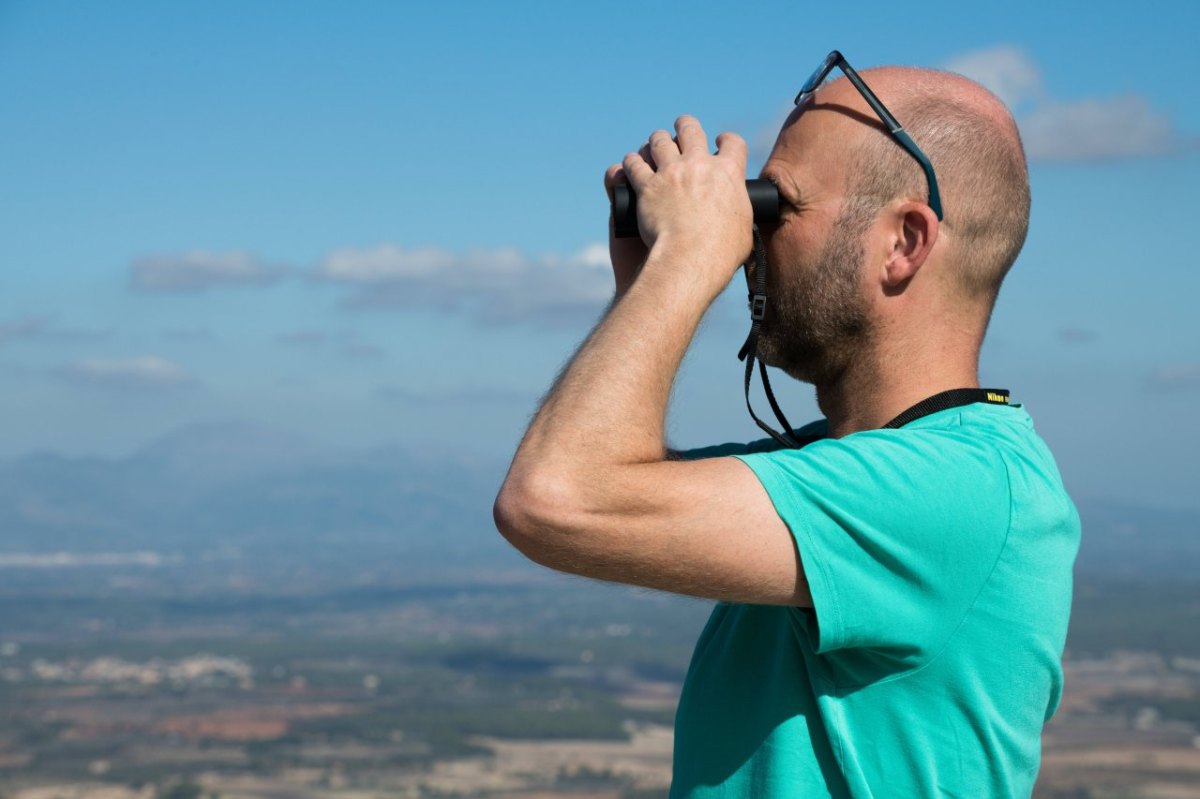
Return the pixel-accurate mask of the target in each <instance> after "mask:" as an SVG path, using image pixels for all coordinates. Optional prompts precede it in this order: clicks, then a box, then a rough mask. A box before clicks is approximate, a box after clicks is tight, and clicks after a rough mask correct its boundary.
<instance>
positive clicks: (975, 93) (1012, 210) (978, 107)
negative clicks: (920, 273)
mask: <svg viewBox="0 0 1200 799" xmlns="http://www.w3.org/2000/svg"><path fill="white" fill-rule="evenodd" d="M861 74H862V77H863V79H864V81H866V83H867V85H868V86H870V87H871V90H872V91H874V92H875V93H876V95H877V96H878V97H879V99H880V100H881V101H882V102H883V104H884V105H885V106H887V108H888V110H889V111H891V112H892V114H893V115H894V116H895V117H896V118H897V119H898V120H899V121H900V124H901V125H903V126H904V129H905V130H906V131H907V132H908V134H909V136H911V137H912V139H913V141H915V142H916V144H917V146H918V147H920V148H921V150H922V151H923V152H924V153H925V155H926V156H927V157H928V158H929V160H930V162H931V163H932V164H933V169H934V173H935V174H936V176H937V182H938V187H939V190H940V192H941V198H942V207H943V210H944V219H943V220H942V234H941V237H940V239H939V242H938V246H939V248H941V249H943V259H944V261H945V262H946V263H947V265H948V267H949V269H948V270H947V277H949V278H950V279H951V280H952V282H953V284H954V286H955V287H956V288H957V289H958V290H959V291H961V292H962V294H963V295H964V296H965V297H966V298H968V299H969V300H970V301H972V304H973V305H977V306H981V307H982V308H983V309H984V310H985V322H986V314H990V312H991V308H992V306H993V304H994V303H995V299H996V295H997V293H998V292H999V289H1000V283H1001V281H1003V279H1004V276H1005V275H1006V274H1007V273H1008V270H1009V268H1010V267H1011V266H1012V264H1013V262H1014V261H1015V260H1016V258H1017V254H1018V253H1019V252H1020V250H1021V247H1022V245H1023V244H1024V242H1025V235H1026V231H1027V230H1028V227H1029V205H1030V196H1029V177H1028V169H1027V167H1026V163H1025V154H1024V149H1023V147H1022V145H1021V138H1020V134H1019V133H1018V131H1017V126H1016V123H1015V122H1014V121H1013V118H1012V115H1011V114H1010V113H1009V111H1008V109H1007V108H1006V107H1005V106H1004V104H1003V103H1002V102H1001V101H1000V100H999V99H998V98H997V97H995V95H993V94H992V93H990V92H989V91H988V90H987V89H985V88H983V87H982V86H980V85H979V84H977V83H974V82H973V81H971V80H968V79H967V78H964V77H962V76H961V75H956V74H953V73H949V72H940V71H936V70H929V69H917V68H911V67H883V68H879V69H871V70H866V71H864V72H862V73H861ZM810 102H812V104H813V107H820V106H823V105H827V104H828V105H830V106H841V107H842V108H844V109H845V113H847V114H849V115H850V117H851V119H852V121H854V122H855V124H853V125H848V126H845V128H844V130H845V132H846V134H847V135H846V136H844V137H843V138H842V144H843V151H844V153H845V156H846V163H847V165H848V168H847V170H846V173H845V174H846V186H845V191H846V195H845V196H846V205H845V207H844V209H843V216H848V217H849V219H850V223H851V225H852V226H854V225H855V223H857V225H861V228H860V229H863V230H865V229H866V226H867V225H869V224H870V221H871V220H872V219H874V218H875V216H876V215H877V214H878V213H879V211H880V210H882V209H883V208H884V207H885V206H886V205H888V204H889V203H891V202H894V201H895V200H898V199H899V200H904V199H913V200H919V201H926V200H927V198H928V195H929V186H928V183H927V181H926V178H925V173H924V171H923V170H922V169H921V167H920V165H919V164H918V163H917V161H916V159H914V158H913V157H912V156H911V155H909V154H908V153H907V152H906V151H905V150H904V149H903V148H902V147H901V146H900V145H899V144H898V143H897V142H896V140H895V139H893V138H892V137H891V136H890V135H888V133H887V132H886V130H885V128H884V126H883V125H882V123H880V122H879V121H878V119H877V117H876V116H875V114H874V112H873V111H871V110H870V107H869V106H868V105H867V104H866V102H865V100H863V98H862V96H861V95H860V94H859V93H858V91H857V90H856V89H855V88H854V87H853V86H852V85H851V84H850V82H849V81H848V80H847V79H846V78H844V77H842V78H838V79H837V80H834V81H830V82H829V83H827V84H825V85H824V86H822V87H821V88H820V89H819V90H818V91H817V93H816V96H815V97H814V98H813V99H812V101H810ZM855 112H857V113H855Z"/></svg>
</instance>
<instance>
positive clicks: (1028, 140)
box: [1018, 95, 1196, 161]
mask: <svg viewBox="0 0 1200 799" xmlns="http://www.w3.org/2000/svg"><path fill="white" fill-rule="evenodd" d="M1018 124H1019V126H1020V128H1021V136H1022V138H1023V139H1024V141H1025V149H1026V151H1027V152H1028V154H1029V157H1030V158H1031V159H1036V160H1042V161H1104V160H1113V159H1118V158H1136V157H1139V156H1155V155H1172V154H1174V153H1178V152H1182V151H1184V150H1188V149H1195V148H1196V142H1195V141H1192V142H1188V141H1186V140H1185V139H1184V138H1183V137H1182V136H1181V135H1180V134H1179V133H1178V132H1177V131H1176V130H1175V129H1174V126H1173V125H1172V124H1171V120H1170V119H1169V118H1167V116H1166V115H1165V114H1161V113H1158V112H1156V111H1154V109H1152V108H1151V107H1150V103H1149V102H1147V101H1146V99H1145V98H1144V97H1138V96H1136V95H1127V96H1125V97H1113V98H1110V99H1105V100H1078V101H1075V102H1069V103H1055V102H1050V103H1044V104H1042V105H1039V106H1038V107H1036V108H1034V109H1033V111H1031V112H1030V113H1029V114H1028V115H1026V116H1025V117H1023V118H1021V119H1020V120H1019V122H1018Z"/></svg>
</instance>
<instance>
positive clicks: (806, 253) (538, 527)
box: [495, 53, 1080, 799]
mask: <svg viewBox="0 0 1200 799" xmlns="http://www.w3.org/2000/svg"><path fill="white" fill-rule="evenodd" d="M836 55H837V54H836V53H834V54H831V57H830V60H828V61H827V62H826V64H825V67H824V73H828V72H829V71H830V69H832V67H833V66H840V65H844V60H840V57H839V59H834V56H836ZM843 72H847V73H848V74H849V72H852V70H851V71H848V70H847V69H846V68H845V67H843ZM855 77H857V75H856V74H855ZM823 78H824V74H822V73H821V72H820V71H818V74H817V75H815V76H814V79H813V80H811V81H810V85H808V86H806V88H808V89H810V91H808V92H804V93H802V97H801V98H800V99H799V100H798V105H797V108H796V109H795V111H794V112H793V113H792V115H791V116H790V117H789V118H788V120H787V121H786V122H785V124H784V126H783V129H782V130H781V132H780V134H779V137H778V140H777V141H776V144H775V147H774V149H773V151H772V152H771V155H770V158H769V159H768V160H767V162H766V164H765V165H764V167H763V169H762V176H763V177H766V178H770V179H771V180H772V181H774V182H775V183H776V184H777V186H778V188H779V191H780V195H781V199H782V203H783V210H782V215H781V218H780V219H779V221H778V223H776V224H773V225H771V226H769V227H764V228H763V230H762V231H761V233H762V242H763V245H764V246H763V252H762V253H760V254H757V255H755V254H753V250H754V249H755V248H754V246H753V245H754V231H753V225H752V210H751V207H750V203H749V200H748V197H747V194H746V190H745V187H744V179H745V163H746V146H745V143H744V142H743V140H742V139H741V138H740V137H738V136H737V135H735V134H730V133H724V134H721V135H720V136H718V137H717V139H716V144H717V147H718V152H717V153H716V154H715V155H713V154H710V152H709V147H708V143H707V140H706V136H705V133H704V131H703V129H702V128H701V126H700V124H699V122H698V121H697V120H695V119H694V118H692V117H688V116H683V117H680V118H679V119H678V120H677V121H676V124H675V129H676V135H675V136H674V137H672V136H671V135H670V134H669V133H667V132H666V131H662V130H659V131H655V132H654V133H653V134H651V136H650V139H649V141H648V142H647V144H646V145H645V146H644V147H642V149H641V150H640V152H639V153H630V154H629V155H627V156H626V157H625V159H624V161H623V162H622V163H621V164H620V165H614V166H613V167H611V168H610V169H609V170H608V172H607V174H606V180H605V182H606V185H607V186H608V187H609V188H610V190H611V187H612V186H614V185H616V184H618V183H620V182H623V181H628V183H629V184H630V186H631V188H632V189H633V190H634V191H635V192H636V194H637V196H638V223H639V227H640V230H641V238H642V241H643V242H644V247H642V245H641V244H638V243H634V244H630V243H629V242H626V241H619V240H612V239H610V244H611V245H612V250H611V251H612V255H613V266H614V271H615V273H616V279H617V297H616V299H615V301H614V303H613V305H612V306H611V307H610V309H609V311H608V313H607V314H606V316H605V318H604V319H603V320H602V321H601V323H600V324H599V325H598V326H597V327H596V329H595V330H594V331H593V332H592V334H591V335H590V336H589V337H588V339H587V341H586V342H585V343H584V344H583V346H582V347H581V348H580V350H579V352H578V353H577V354H576V355H575V357H574V359H573V360H572V362H571V363H570V364H569V365H568V367H567V368H566V369H565V370H564V372H563V373H562V375H560V377H559V379H558V381H557V382H556V384H555V386H554V387H553V389H552V390H551V392H550V393H549V395H548V396H547V398H546V399H545V401H544V403H543V405H542V408H541V409H540V411H539V413H538V414H537V416H536V417H535V419H534V421H533V423H532V424H531V426H530V428H529V431H528V433H527V434H526V435H525V438H524V439H523V440H522V442H521V444H520V447H519V448H518V450H517V453H516V457H515V458H514V460H513V463H512V466H511V468H510V470H509V473H508V477H507V479H506V480H505V483H504V485H503V487H502V489H501V491H500V494H499V496H498V497H497V500H496V505H495V518H496V524H497V526H498V528H499V529H500V531H501V532H502V533H503V534H504V535H505V537H506V538H507V539H508V540H509V541H510V542H512V543H513V544H514V545H515V546H516V547H517V548H518V549H520V550H521V551H522V552H523V553H525V554H526V555H527V556H528V557H530V558H532V559H533V560H535V561H537V562H539V563H542V564H545V565H547V566H550V567H552V568H555V569H560V570H563V571H568V572H573V573H576V574H582V575H587V576H591V577H597V578H601V579H606V580H615V581H618V582H624V583H630V584H634V585H640V586H648V587H652V588H658V589H662V590H666V591H673V592H677V593H682V594H689V595H693V596H699V597H708V598H711V599H715V600H719V603H718V604H717V606H716V608H715V609H714V611H713V614H712V617H711V618H710V620H709V623H708V625H707V627H706V628H705V630H704V632H703V634H702V636H701V638H700V641H699V643H698V644H697V647H696V651H695V654H694V656H693V659H692V664H691V667H690V668H689V671H688V676H687V680H686V683H685V685H684V690H683V694H682V696H681V699H680V705H679V711H678V714H677V717H676V740H675V772H674V780H673V784H672V788H671V796H672V798H673V799H682V798H683V797H716V796H722V797H732V796H738V797H770V798H772V799H773V798H774V797H823V796H834V797H847V796H851V797H927V796H958V797H1010V796H1029V795H1030V793H1031V792H1032V788H1033V783H1034V779H1035V777H1036V774H1037V770H1038V766H1039V762H1040V734H1041V729H1042V725H1043V724H1044V722H1045V721H1046V720H1048V719H1049V718H1050V716H1051V715H1052V714H1053V713H1054V711H1055V710H1056V709H1057V707H1058V703H1059V699H1060V697H1061V691H1062V670H1061V656H1062V649H1063V645H1064V641H1065V636H1066V625H1067V617H1068V612H1069V607H1070V598H1071V568H1072V564H1073V561H1074V557H1075V553H1076V550H1077V547H1078V543H1079V532H1080V531H1079V520H1078V516H1077V514H1076V512H1075V508H1074V506H1073V505H1072V503H1071V501H1070V499H1069V498H1068V496H1067V495H1066V493H1065V491H1064V490H1063V487H1062V482H1061V479H1060V477H1059V474H1058V470H1057V468H1056V466H1055V463H1054V459H1053V457H1052V456H1051V454H1050V453H1049V451H1048V450H1047V448H1046V446H1045V444H1044V443H1043V442H1042V440H1041V438H1040V437H1039V436H1038V435H1037V434H1036V432H1035V431H1034V429H1033V424H1032V421H1031V420H1030V417H1029V415H1028V413H1027V412H1026V411H1025V410H1024V409H1023V408H1022V407H1021V406H1020V405H1009V404H1005V401H1006V397H1002V396H997V394H998V392H982V391H979V390H978V387H979V381H978V356H979V349H980V345H981V343H982V340H983V336H984V331H985V329H986V327H987V323H988V320H989V318H990V314H991V310H992V307H993V303H994V302H995V299H996V294H997V292H998V290H999V287H1000V283H1001V281H1002V279H1003V277H1004V275H1005V273H1006V272H1007V271H1008V269H1009V267H1010V266H1011V265H1012V263H1013V261H1014V260H1015V258H1016V256H1017V253H1018V252H1019V250H1020V248H1021V246H1022V244H1023V242H1024V239H1025V232H1026V228H1027V225H1028V214H1029V189H1028V178H1027V170H1026V165H1025V159H1024V153H1023V150H1022V146H1021V142H1020V138H1019V136H1018V133H1017V129H1016V126H1015V124H1014V123H1013V120H1012V118H1011V116H1010V115H1009V113H1008V111H1007V109H1005V107H1004V106H1003V104H1002V103H1001V102H1000V101H999V100H998V99H997V98H995V97H994V96H993V95H991V94H990V93H988V92H987V91H986V90H985V89H983V88H982V87H980V86H978V85H977V84H975V83H972V82H971V81H968V80H967V79H965V78H963V77H961V76H957V75H952V74H948V73H941V72H934V71H929V70H917V69H909V68H887V69H877V70H870V71H867V72H864V73H863V75H862V79H863V80H864V81H865V85H864V88H863V89H861V90H860V89H858V88H857V87H856V86H855V85H852V83H851V82H850V81H849V80H848V79H847V78H846V77H839V78H837V79H835V80H832V81H830V82H828V83H826V84H824V85H822V86H820V87H819V88H815V86H816V85H817V84H819V83H820V81H821V79H823ZM867 86H869V88H866V87H867ZM814 88H815V91H814V90H812V89H814ZM871 90H873V91H874V94H875V96H876V97H877V98H878V100H879V101H882V103H881V105H882V106H886V109H885V110H884V111H883V112H882V113H887V111H888V110H890V112H891V113H892V114H893V115H894V116H895V118H898V119H899V120H901V121H902V122H903V123H904V124H905V125H906V128H907V131H908V135H909V136H911V139H910V142H915V145H913V146H912V147H911V148H910V147H909V146H908V144H906V143H905V142H904V138H905V137H904V136H903V135H901V134H899V133H896V132H895V131H894V130H893V131H889V129H888V126H886V125H885V124H884V123H883V122H882V121H881V113H880V111H879V110H878V109H876V108H874V107H873V106H872V105H871V104H870V103H869V102H868V100H867V99H866V98H867V93H868V92H870V91H871ZM917 153H921V154H923V155H925V156H927V157H928V160H929V161H930V162H931V163H932V165H933V167H934V169H931V170H929V171H928V172H927V171H925V170H924V169H923V166H922V164H921V163H920V160H919V157H918V155H917ZM935 171H936V176H935ZM764 255H765V258H764V257H762V256H764ZM743 262H750V268H749V269H748V271H753V274H748V275H747V277H748V278H751V277H753V278H754V279H755V280H756V279H757V278H758V272H757V270H760V269H767V270H768V271H767V273H766V284H767V291H766V296H767V298H768V300H767V305H766V315H765V318H763V319H762V328H761V333H760V337H759V342H758V348H757V349H758V354H759V355H760V356H761V357H762V359H763V360H764V361H765V362H766V363H769V364H772V365H775V366H777V367H779V368H781V369H783V370H784V371H785V372H787V373H788V374H789V375H791V376H792V377H795V378H796V379H798V380H803V381H808V382H812V383H813V384H814V385H815V386H816V390H817V400H818V403H819V405H820V408H821V410H822V412H823V413H824V414H825V416H826V419H825V420H822V421H820V422H817V423H814V424H812V425H809V426H807V427H805V428H803V429H801V430H798V431H787V430H785V431H783V434H787V435H789V436H790V437H791V438H790V439H786V440H795V441H796V442H798V443H804V444H806V445H805V446H802V447H799V446H797V447H792V446H788V447H784V446H781V445H780V443H778V441H779V440H785V439H783V438H780V439H778V440H776V439H765V440H763V441H758V442H754V443H751V444H747V445H724V446H718V447H712V448H708V449H705V450H697V451H693V452H690V453H684V454H683V455H682V456H681V457H680V456H677V455H676V454H675V453H672V452H671V451H670V450H669V449H668V448H667V447H666V445H665V442H664V432H663V431H664V416H665V413H666V409H667V403H668V396H669V392H670V388H671V384H672V382H673V380H674V376H675V374H676V371H677V369H678V367H679V363H680V360H681V359H682V357H683V355H684V352H685V351H686V349H687V347H688V344H689V342H690V340H691V338H692V335H693V333H694V332H695V330H696V327H697V325H698V323H699V322H700V319H701V317H702V316H703V314H704V313H705V311H706V310H707V308H708V307H709V305H710V304H711V303H712V301H713V300H714V299H715V298H716V297H717V295H718V294H719V293H720V292H721V291H722V290H723V289H724V288H725V286H726V285H727V284H728V282H729V280H730V279H731V277H732V275H733V273H734V272H735V271H736V269H737V268H738V267H739V265H741V264H742V263H743ZM768 265H769V267H768ZM954 389H959V390H960V391H958V392H952V393H950V394H945V395H944V396H950V397H959V398H960V399H959V400H956V401H955V402H957V403H959V404H951V405H945V404H944V403H943V404H942V405H934V407H933V409H932V410H931V409H930V407H929V406H927V405H919V403H921V401H922V400H924V399H926V398H929V397H934V396H941V395H943V392H946V391H947V390H954ZM962 389H974V391H968V392H963V391H961V390H962ZM963 396H968V397H969V398H970V399H971V400H977V401H970V402H968V403H967V404H962V402H963V401H962V400H961V397H963ZM914 406H917V407H916V409H915V410H911V409H913V407H914ZM938 408H940V410H939V409H938ZM906 409H909V410H911V412H910V413H907V414H906V413H905V411H906ZM897 417H899V418H897ZM889 423H894V424H891V425H890V426H889Z"/></svg>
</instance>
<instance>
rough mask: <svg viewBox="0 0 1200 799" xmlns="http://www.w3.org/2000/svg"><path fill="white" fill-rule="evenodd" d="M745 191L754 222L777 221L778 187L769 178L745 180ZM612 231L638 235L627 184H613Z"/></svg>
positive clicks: (624, 235) (634, 200)
mask: <svg viewBox="0 0 1200 799" xmlns="http://www.w3.org/2000/svg"><path fill="white" fill-rule="evenodd" d="M746 193H748V194H749V195H750V205H751V207H753V208H754V222H755V224H758V225H770V224H774V223H775V222H778V221H779V189H777V188H775V184H774V183H772V182H771V181H769V180H761V179H755V180H747V181H746ZM612 218H613V232H614V233H615V234H616V237H617V238H619V239H627V238H632V237H633V236H637V235H638V221H637V195H636V194H634V193H633V190H632V189H630V188H629V186H626V185H621V186H613V200H612Z"/></svg>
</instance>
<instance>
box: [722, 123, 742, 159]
mask: <svg viewBox="0 0 1200 799" xmlns="http://www.w3.org/2000/svg"><path fill="white" fill-rule="evenodd" d="M717 155H718V156H725V157H726V158H735V159H737V160H739V161H741V162H742V163H743V164H744V163H745V162H746V140H745V139H743V138H742V137H741V136H739V135H737V134H736V133H731V132H730V131H725V132H724V133H722V134H721V135H720V136H718V137H717Z"/></svg>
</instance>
